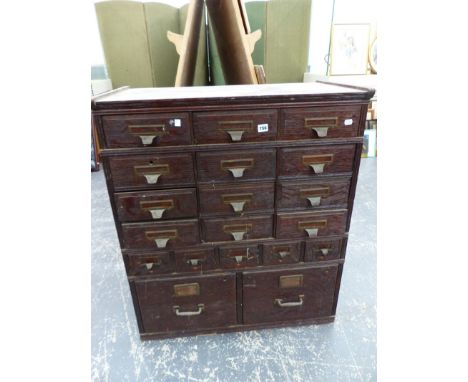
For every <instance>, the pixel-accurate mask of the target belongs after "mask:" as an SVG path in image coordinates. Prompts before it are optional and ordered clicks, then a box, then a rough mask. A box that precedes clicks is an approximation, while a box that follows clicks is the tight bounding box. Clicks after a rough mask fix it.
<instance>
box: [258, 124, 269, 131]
mask: <svg viewBox="0 0 468 382" xmlns="http://www.w3.org/2000/svg"><path fill="white" fill-rule="evenodd" d="M257 131H258V132H259V133H266V132H267V131H268V123H261V124H259V125H257Z"/></svg>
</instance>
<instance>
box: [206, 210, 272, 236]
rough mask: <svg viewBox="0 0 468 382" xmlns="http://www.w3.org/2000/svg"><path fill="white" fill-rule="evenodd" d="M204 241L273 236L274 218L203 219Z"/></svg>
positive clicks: (268, 216)
mask: <svg viewBox="0 0 468 382" xmlns="http://www.w3.org/2000/svg"><path fill="white" fill-rule="evenodd" d="M202 226H203V235H204V241H206V242H218V241H242V240H250V239H261V238H269V237H272V235H273V217H272V216H271V215H255V216H248V217H242V218H216V219H202Z"/></svg>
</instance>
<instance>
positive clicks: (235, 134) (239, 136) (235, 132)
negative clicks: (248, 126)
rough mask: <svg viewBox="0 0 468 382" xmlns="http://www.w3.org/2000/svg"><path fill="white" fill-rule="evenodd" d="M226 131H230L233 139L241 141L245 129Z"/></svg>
mask: <svg viewBox="0 0 468 382" xmlns="http://www.w3.org/2000/svg"><path fill="white" fill-rule="evenodd" d="M226 133H228V134H229V136H230V137H231V141H233V142H239V141H241V140H242V134H244V130H226Z"/></svg>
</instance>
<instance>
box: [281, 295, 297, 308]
mask: <svg viewBox="0 0 468 382" xmlns="http://www.w3.org/2000/svg"><path fill="white" fill-rule="evenodd" d="M283 300H284V299H282V298H276V299H275V304H277V305H278V306H279V307H280V308H290V307H294V306H301V305H302V304H303V303H304V295H303V294H300V295H299V301H290V302H283Z"/></svg>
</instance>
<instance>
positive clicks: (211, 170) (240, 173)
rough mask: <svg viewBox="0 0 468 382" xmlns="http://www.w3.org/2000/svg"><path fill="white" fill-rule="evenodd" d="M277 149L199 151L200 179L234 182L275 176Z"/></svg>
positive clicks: (204, 180) (198, 166) (198, 167)
mask: <svg viewBox="0 0 468 382" xmlns="http://www.w3.org/2000/svg"><path fill="white" fill-rule="evenodd" d="M275 163H276V151H275V150H272V149H262V150H257V151H251V150H249V151H243V150H242V151H223V152H212V153H197V169H198V180H199V181H201V182H232V181H238V180H249V179H274V178H275V173H276V171H275V167H276V166H275Z"/></svg>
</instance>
